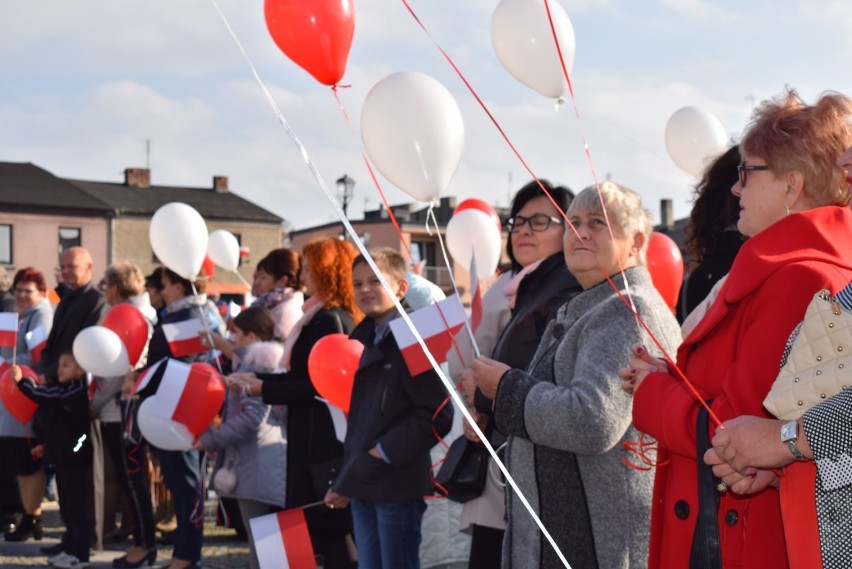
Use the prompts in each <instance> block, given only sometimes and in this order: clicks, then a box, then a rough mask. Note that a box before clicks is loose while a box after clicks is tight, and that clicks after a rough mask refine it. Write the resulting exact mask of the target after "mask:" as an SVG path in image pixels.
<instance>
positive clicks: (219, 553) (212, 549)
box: [0, 500, 249, 569]
mask: <svg viewBox="0 0 852 569" xmlns="http://www.w3.org/2000/svg"><path fill="white" fill-rule="evenodd" d="M215 508H216V502H215V501H212V500H211V501H208V503H207V512H208V515H207V516H206V518H207V521H206V523H205V525H204V549H203V551H202V559H201V562H202V564H203V566H204V569H244V568H247V567H248V552H249V548H248V543H247V542H246V541H243V540H241V539H240V538H239V537H238V536H237V534H236V532H235V531H234V530H232V529H229V528H223V527H220V526H216V525H215V521H214V520H215V518H214V514H213V513H214V512H215V511H216V510H215ZM42 509H43V513H42V520H43V522H44V539H42V540H41V541H34V540H33V539H30V540H28V541H25V542H23V543H8V542H6V541H3V539H2V538H0V567H2V568H3V569H23V568H29V567H47V566H48V565H47V556H45V555H44V554H43V553H41V551H40V548H41V547H44V546H45V545H53V544H55V543H59V538H60V536H61V535H62V532H63V531H64V528H63V526H62V520H61V518H60V517H59V506H58V504H57V503H56V502H46V503H44V504H43V508H42ZM130 545H131V542H129V541H124V542H120V543H109V544H106V545H105V548H104V550H103V551H93V552H92V556H91V558H90V563H91V565H90V566H91V567H92V569H101V568H111V567H112V560H113V559H115V558H116V557H121V556H122V555H124V552H125V550H126V549H127V548H128V547H130ZM171 555H172V548H171V546H158V550H157V563H156V564H155V567H159V566H162V565H165V564H166V562H167V561H168V560H169V558H170V557H171Z"/></svg>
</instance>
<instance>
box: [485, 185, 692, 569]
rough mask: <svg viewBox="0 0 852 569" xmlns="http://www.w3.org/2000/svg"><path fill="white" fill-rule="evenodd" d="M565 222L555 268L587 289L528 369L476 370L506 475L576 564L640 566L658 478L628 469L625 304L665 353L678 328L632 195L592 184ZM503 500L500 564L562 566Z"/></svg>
mask: <svg viewBox="0 0 852 569" xmlns="http://www.w3.org/2000/svg"><path fill="white" fill-rule="evenodd" d="M567 215H568V219H569V220H570V221H571V224H572V226H573V229H568V230H566V231H565V236H564V241H563V243H564V256H563V260H562V262H563V263H564V264H565V265H567V267H568V270H569V271H571V274H573V275H574V277H575V278H576V279H577V281H578V282H579V283H580V286H582V289H583V290H582V292H580V293H579V294H577V295H576V296H574V297H573V298H572V299H571V301H570V302H568V303H567V304H565V305H563V306H562V307H561V308H559V310H558V312H557V313H556V316H555V317H554V318H553V319H552V320H551V321H550V323H549V324H548V326H547V328H546V329H545V330H544V332H543V333H542V334H541V335H540V342H539V344H538V346H537V349H536V352H535V355H534V356H533V357H532V359H531V360H530V362H529V364H528V365H526V366H524V367H521V368H512V367H510V366H509V365H507V364H505V363H502V362H497V361H494V360H493V359H489V358H484V357H481V358H478V359H477V360H476V361H474V362H473V373H474V375H475V377H476V380H477V383H478V385H479V388H480V389H481V390H482V392H483V393H484V394H485V395H487V396H489V397H492V398H493V399H494V420H495V427H496V428H497V429H498V430H500V431H501V432H503V433H506V434H507V435H508V436H509V443H508V446H507V450H506V463H507V467H508V469H509V472H510V473H511V474H512V476H513V477H514V479H515V482H517V483H518V486H519V487H520V489H521V491H522V492H523V494H524V496H525V497H526V498H527V500H528V501H529V502H530V505H531V506H532V507H533V508H534V510H535V511H536V512H537V514H538V516H539V518H540V519H541V521H542V523H543V524H544V526H545V527H546V528H547V529H548V531H549V533H550V534H551V536H552V537H553V539H554V541H555V543H556V544H557V545H558V547H559V549H560V551H561V552H562V554H563V555H564V556H565V558H566V560H567V561H568V563H569V564H570V565H571V567H583V568H584V569H595V568H600V569H618V568H621V569H628V568H639V567H644V566H645V563H646V560H647V553H648V518H649V513H650V509H651V490H652V485H653V476H652V474H651V473H650V472H646V471H643V470H642V468H641V465H639V466H637V465H634V464H631V465H630V466H634V468H629V467H628V465H625V464H624V462H623V461H625V460H628V459H629V457H630V455H629V454H628V453H627V452H626V450H625V448H624V447H625V443H628V441H636V440H638V439H639V434H638V433H637V432H636V430H635V429H634V428H633V426H632V421H631V417H630V407H631V404H632V401H631V398H630V397H629V396H628V395H627V394H625V393H624V392H623V391H622V390H621V382H620V380H619V377H618V370H619V366H620V365H621V362H622V358H623V354H626V353H629V350H630V346H631V345H633V344H635V343H636V342H638V341H640V338H644V337H646V334H645V332H644V330H643V328H642V327H640V325H639V323H638V322H637V319H636V317H635V316H634V312H633V309H632V308H631V307H635V310H636V311H637V312H638V314H639V315H640V316H641V317H642V319H643V320H644V322H645V323H646V324H647V326H648V327H649V328H650V329H651V330H653V332H654V334H655V335H656V337H657V338H658V339H659V340H660V342H661V343H662V345H663V346H664V347H665V348H666V349H671V348H672V347H673V346H676V345H677V344H678V342H679V341H680V327H679V326H678V325H677V321H676V320H675V318H674V315H673V314H672V312H671V309H669V308H668V307H667V306H666V303H665V302H664V301H663V299H662V297H661V296H660V294H659V293H658V292H657V290H656V289H655V288H654V285H653V283H652V282H651V277H650V275H649V273H648V270H647V269H646V268H645V266H644V265H645V252H646V251H647V248H648V242H649V241H650V238H651V218H650V214H649V213H648V212H647V211H646V210H645V209H644V208H643V207H642V202H641V199H640V198H639V195H638V194H637V193H636V192H634V191H633V190H630V189H628V188H625V187H623V186H620V185H617V184H614V183H612V182H605V183H603V184H601V185H600V194H599V193H598V188H597V187H595V186H592V187H589V188H586V189H585V190H583V191H582V192H580V193H579V194H578V195H577V197H576V198H575V199H574V201H572V202H571V206H570V207H569V208H568V212H567ZM610 229H611V231H610ZM628 296H629V297H630V301H627V297H628ZM628 444H629V443H628ZM637 462H638V461H637ZM507 502H508V512H507V518H508V526H507V530H506V536H505V539H504V543H503V554H504V556H505V557H504V559H503V567H514V568H526V567H539V568H543V569H556V568H558V567H564V565H563V563H562V562H561V561H560V559H559V557H558V556H557V554H556V551H555V549H554V548H553V547H551V545H550V544H549V543H548V541H546V540H545V539H544V537H543V536H542V533H541V531H540V530H539V528H538V526H537V525H536V523H535V522H534V521H533V519H532V516H530V515H529V513H528V512H527V511H526V508H525V507H524V505H523V504H522V503H521V502H520V499H519V497H518V496H517V495H516V494H515V493H514V492H510V493H508V494H507Z"/></svg>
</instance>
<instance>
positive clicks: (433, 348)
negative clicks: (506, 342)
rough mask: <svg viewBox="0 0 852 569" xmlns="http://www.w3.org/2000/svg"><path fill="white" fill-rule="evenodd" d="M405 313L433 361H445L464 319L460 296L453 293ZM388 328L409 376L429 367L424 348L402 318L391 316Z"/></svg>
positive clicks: (430, 366)
mask: <svg viewBox="0 0 852 569" xmlns="http://www.w3.org/2000/svg"><path fill="white" fill-rule="evenodd" d="M408 316H409V318H411V321H412V322H413V323H414V327H415V328H416V329H417V332H418V333H419V334H420V336H421V337H422V338H423V340H424V342H425V343H426V346H427V347H428V348H429V351H430V352H431V353H432V357H433V358H435V361H436V362H438V363H439V364H442V363H444V362H445V361H447V352H449V350H450V348H451V347H452V345H453V337H455V335H456V334H458V332H459V330H461V328H462V326H464V323H465V321H466V320H467V315H465V312H464V307H463V306H462V303H461V300H460V299H459V296H458V295H457V294H454V295H452V296H450V297H447V298H445V299H444V300H441V301H439V302H436V303H434V304H429V305H427V306H424V307H423V308H421V309H420V310H415V311H414V312H412V313H411V314H409V315H408ZM390 329H391V332H392V333H393V336H394V338H395V339H396V343H397V345H398V346H399V349H400V351H401V352H402V357H403V358H404V359H405V364H406V365H407V366H408V371H409V372H410V373H411V375H412V376H414V375H419V374H421V373H423V372H424V371H426V370H428V369H431V368H432V364H430V363H429V360H428V359H427V357H426V354H425V353H424V352H423V348H421V347H420V344H419V343H418V342H417V339H416V338H415V337H414V333H413V332H412V331H411V329H410V328H409V327H408V324H406V322H405V320H403V319H402V318H397V319H395V320H391V323H390Z"/></svg>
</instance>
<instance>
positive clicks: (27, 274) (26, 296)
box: [0, 267, 53, 541]
mask: <svg viewBox="0 0 852 569" xmlns="http://www.w3.org/2000/svg"><path fill="white" fill-rule="evenodd" d="M12 292H13V293H14V295H15V304H16V305H17V309H18V310H17V312H18V342H17V345H16V353H15V362H16V363H17V364H18V365H23V366H32V365H34V364H35V363H37V362H38V361H39V357H40V356H39V354H40V351H39V345H40V343H39V342H38V338H42V339H44V340H46V339H47V335H48V334H49V333H50V329H51V327H52V326H53V308H52V307H51V306H50V301H49V300H48V299H47V283H46V282H45V280H44V275H42V274H41V272H39V271H37V270H36V269H34V268H32V267H27V268H24V269H21V270H19V271H18V272H17V273H15V277H14V279H13V280H12ZM41 345H42V347H43V344H41ZM31 346H32V348H33V349H32V350H31ZM0 356H2V357H3V359H5V360H6V361H8V362H10V363H11V361H12V348H0ZM40 444H41V441H40V440H39V439H38V438H36V437H35V436H34V435H33V431H32V421H29V422H28V423H27V424H26V425H22V424H21V423H20V422H19V421H18V420H17V419H15V418H14V417H13V416H12V415H11V414H10V413H9V411H7V410H6V408H5V407H4V406H3V404H2V403H0V456H2V457H3V460H2V461H0V471H4V473H5V474H12V475H15V476H17V477H18V487H19V488H20V491H21V502H22V504H23V506H24V514H23V516H22V517H21V520H20V522H19V523H18V524H17V526H16V527H14V528H13V529H12V531H10V532H8V533H7V534H6V541H26V540H27V539H29V538H30V537H34V538H35V539H37V540H40V539H41V538H42V533H43V529H42V522H41V500H42V498H43V497H44V489H45V484H46V478H45V473H44V470H43V469H42V460H41V457H40V456H37V455H38V451H36V453H35V454H34V453H33V450H34V449H37V448H38V447H39V445H40Z"/></svg>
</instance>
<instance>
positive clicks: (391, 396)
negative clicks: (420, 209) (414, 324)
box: [325, 249, 453, 569]
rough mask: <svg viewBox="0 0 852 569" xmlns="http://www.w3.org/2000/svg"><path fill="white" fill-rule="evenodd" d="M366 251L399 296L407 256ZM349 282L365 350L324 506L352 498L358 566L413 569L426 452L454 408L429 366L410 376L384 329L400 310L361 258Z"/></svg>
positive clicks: (356, 334)
mask: <svg viewBox="0 0 852 569" xmlns="http://www.w3.org/2000/svg"><path fill="white" fill-rule="evenodd" d="M371 254H372V257H373V259H374V260H375V262H376V265H378V267H379V269H381V271H382V274H383V275H384V277H385V279H386V280H387V281H388V282H389V283H390V285H391V287H393V289H394V292H395V294H396V296H397V298H399V299H402V298H403V297H404V296H405V292H406V291H407V290H408V283H407V282H406V280H405V260H404V259H403V258H402V256H401V255H400V254H399V253H398V252H396V251H394V250H392V249H379V250H376V251H373V252H372V253H371ZM352 282H353V285H354V289H355V302H356V303H357V304H358V308H360V309H361V311H362V312H364V314H365V315H366V316H367V318H365V319H364V320H363V321H362V322H361V323H360V324H359V325H358V327H356V328H355V330H353V332H352V334H351V335H350V337H351V338H353V339H356V340H359V341H361V342H362V343H363V344H364V346H365V347H364V353H363V354H362V356H361V361H360V364H359V366H358V371H357V372H356V373H355V384H354V386H353V388H352V399H351V403H350V406H349V422H348V427H347V432H346V440H345V442H344V457H343V465H342V467H341V469H340V474H339V475H338V476H337V479H336V480H335V481H334V484H333V485H332V487H331V489H330V490H329V491H328V493H327V494H326V497H325V503H326V505H327V506H328V507H329V508H345V507H346V506H347V505H348V504H350V503H351V505H352V518H353V521H354V524H355V544H356V547H357V549H358V566H359V567H360V568H361V569H391V568H393V569H398V568H414V569H416V568H418V567H419V566H420V561H419V554H418V552H419V547H420V524H421V521H422V517H423V512H424V511H425V509H426V503H425V502H424V500H423V496H424V495H425V494H429V493H430V492H431V490H432V487H433V484H432V481H431V479H430V475H429V472H430V468H431V464H430V458H429V449H431V448H432V447H433V446H434V445H435V443H436V441H437V439H436V438H435V433H437V434H438V435H439V436H444V435H446V434H447V432H449V430H450V427H451V426H452V418H453V410H452V406H451V405H449V404H447V405H444V406H443V407H441V404H442V403H443V402H444V400H445V399H446V397H447V392H446V390H445V389H444V386H443V384H442V383H441V380H440V378H439V377H438V375H437V374H436V373H435V372H434V371H432V370H430V371H428V372H425V373H422V374H420V375H417V376H415V377H411V374H410V373H409V371H408V368H407V367H406V365H405V361H404V360H403V357H402V353H401V352H400V350H399V347H398V346H397V344H396V341H395V340H394V337H393V335H392V334H391V333H390V321H391V320H392V319H393V318H396V317H397V316H399V313H398V312H397V310H396V307H395V305H394V302H393V298H391V296H390V295H389V294H388V292H387V291H386V290H385V289H384V287H382V285H381V283H380V281H379V279H378V277H377V276H376V275H375V274H374V273H373V271H372V269H371V268H370V266H369V265H368V264H367V261H366V260H365V259H364V257H363V256H358V257H357V258H356V259H355V260H354V261H353V262H352ZM439 407H440V408H441V410H440V411H438V409H439ZM436 412H437V414H436ZM433 430H434V432H433ZM350 501H351V502H350Z"/></svg>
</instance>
